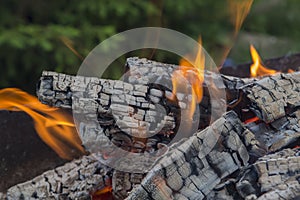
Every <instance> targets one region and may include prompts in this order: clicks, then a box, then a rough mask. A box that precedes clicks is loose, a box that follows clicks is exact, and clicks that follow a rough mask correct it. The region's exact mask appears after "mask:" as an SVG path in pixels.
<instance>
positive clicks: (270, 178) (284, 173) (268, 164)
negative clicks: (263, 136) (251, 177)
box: [238, 149, 300, 199]
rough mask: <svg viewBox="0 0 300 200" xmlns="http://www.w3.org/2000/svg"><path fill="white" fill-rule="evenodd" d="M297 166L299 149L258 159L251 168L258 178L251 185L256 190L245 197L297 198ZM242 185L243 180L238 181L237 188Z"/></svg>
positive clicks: (299, 161) (299, 189) (299, 185)
mask: <svg viewBox="0 0 300 200" xmlns="http://www.w3.org/2000/svg"><path fill="white" fill-rule="evenodd" d="M299 165H300V156H299V149H284V150H282V151H280V152H277V153H274V154H270V155H266V156H264V157H262V158H260V159H259V160H258V161H257V162H256V163H254V164H253V168H252V169H253V170H254V171H255V173H256V174H257V177H258V179H257V182H253V183H252V185H253V186H255V187H256V188H257V189H256V193H254V194H253V193H252V194H247V196H251V195H255V196H257V197H258V199H271V198H273V199H279V198H280V199H292V198H295V197H297V196H299V195H300V184H299V181H298V180H299V178H300V172H299ZM243 183H245V180H244V179H242V180H240V181H239V186H238V187H239V188H242V187H243ZM238 191H242V190H240V189H238ZM242 196H245V195H243V194H242ZM246 198H247V197H246Z"/></svg>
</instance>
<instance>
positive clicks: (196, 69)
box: [172, 38, 205, 119]
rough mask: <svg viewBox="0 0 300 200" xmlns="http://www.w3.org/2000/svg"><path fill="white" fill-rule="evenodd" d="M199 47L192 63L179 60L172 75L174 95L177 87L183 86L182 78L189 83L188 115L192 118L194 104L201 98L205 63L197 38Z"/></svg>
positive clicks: (194, 108)
mask: <svg viewBox="0 0 300 200" xmlns="http://www.w3.org/2000/svg"><path fill="white" fill-rule="evenodd" d="M198 42H199V49H198V52H197V55H196V59H195V61H194V63H190V62H188V61H187V60H185V59H181V60H180V67H179V69H178V70H176V71H175V72H174V73H173V75H172V84H173V91H172V92H173V94H174V95H176V93H177V91H178V88H180V87H185V86H183V85H182V84H183V82H182V80H183V79H185V80H187V81H188V82H189V84H190V85H191V90H192V91H191V93H192V96H191V97H192V98H191V100H190V105H189V107H190V111H189V117H190V119H192V118H193V115H194V112H195V110H196V105H197V103H199V102H200V101H201V100H202V96H203V88H202V84H203V82H204V65H205V55H204V53H203V52H202V46H201V44H202V41H201V38H200V39H199V41H198Z"/></svg>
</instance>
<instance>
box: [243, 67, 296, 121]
mask: <svg viewBox="0 0 300 200" xmlns="http://www.w3.org/2000/svg"><path fill="white" fill-rule="evenodd" d="M243 91H244V93H245V94H246V95H247V97H248V98H249V99H250V101H251V106H250V109H252V111H253V112H255V113H256V115H257V116H258V117H259V118H261V119H262V120H263V121H265V122H266V123H269V122H272V121H274V120H276V119H278V118H280V117H283V116H285V115H286V114H288V113H289V112H290V110H293V109H296V108H297V107H299V105H300V72H295V73H292V74H278V75H274V76H270V77H265V78H262V79H261V80H258V81H256V82H253V83H251V84H248V85H246V86H245V87H243Z"/></svg>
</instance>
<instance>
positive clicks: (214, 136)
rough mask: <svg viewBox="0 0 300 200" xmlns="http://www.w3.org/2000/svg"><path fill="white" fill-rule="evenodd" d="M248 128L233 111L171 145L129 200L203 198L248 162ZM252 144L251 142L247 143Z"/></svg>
mask: <svg viewBox="0 0 300 200" xmlns="http://www.w3.org/2000/svg"><path fill="white" fill-rule="evenodd" d="M245 131H246V129H245V127H244V126H243V125H242V123H241V122H240V121H239V120H238V118H237V115H236V114H235V113H233V112H229V113H227V114H225V115H224V116H223V117H222V118H220V119H219V120H217V121H215V122H214V123H213V124H212V125H211V126H210V127H208V128H207V129H205V130H203V131H202V132H198V133H195V135H194V136H192V137H190V138H189V139H187V140H185V141H182V142H180V143H178V144H175V145H174V146H171V147H170V150H169V152H168V154H167V155H166V156H164V157H163V158H161V159H159V160H158V161H157V163H156V164H155V165H154V167H153V169H152V170H151V171H150V172H149V173H148V174H147V176H146V177H145V179H144V180H143V182H142V183H141V185H140V186H138V187H136V188H135V189H133V191H132V192H131V193H130V195H129V197H128V198H127V199H197V200H198V199H204V198H206V196H207V195H208V194H209V193H210V192H211V191H212V190H213V189H214V188H215V187H216V185H217V184H219V183H220V182H221V181H222V180H223V179H226V178H227V177H228V176H229V175H231V174H232V173H234V172H235V171H237V170H239V169H241V168H243V167H244V166H247V165H248V161H249V154H248V151H247V147H246V146H245V145H244V143H243V141H242V140H244V139H245V138H244V137H243V136H244V135H245V134H244V133H245ZM248 145H249V144H248Z"/></svg>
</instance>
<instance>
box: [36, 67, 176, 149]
mask: <svg viewBox="0 0 300 200" xmlns="http://www.w3.org/2000/svg"><path fill="white" fill-rule="evenodd" d="M161 92H162V91H159V90H155V89H154V88H150V87H149V86H144V85H132V84H129V83H124V82H122V81H113V80H105V79H97V78H87V77H75V76H69V75H64V74H58V73H54V72H44V73H43V77H42V78H41V82H40V86H39V91H38V97H39V99H40V100H41V101H42V102H43V103H46V104H49V105H52V106H58V107H69V108H70V107H72V109H73V113H74V114H75V117H76V116H77V117H78V118H79V119H81V123H82V124H80V126H82V127H83V128H82V132H80V134H81V138H82V140H83V145H84V146H85V147H86V148H87V150H90V151H97V149H94V148H99V145H98V138H99V139H102V138H103V137H102V136H103V134H106V135H107V136H108V137H112V138H114V137H117V135H118V133H122V134H125V132H126V133H127V134H125V136H124V137H126V136H128V137H129V139H128V140H127V141H128V142H131V143H132V142H133V141H132V137H131V136H129V135H134V136H136V137H146V136H148V134H151V135H153V134H156V133H158V134H157V135H158V137H159V138H158V139H159V140H158V142H159V141H163V140H165V141H168V140H169V139H168V137H169V136H172V134H173V133H174V128H175V120H176V119H175V118H174V117H173V112H174V111H173V110H174V109H176V108H173V107H169V106H168V104H166V102H165V100H164V99H162V97H157V96H156V98H158V99H159V101H160V102H159V103H154V102H153V101H151V100H150V101H149V99H151V96H153V95H151V94H154V95H161ZM164 110H166V112H167V113H164V112H163V111H164ZM175 111H176V110H175ZM97 122H98V123H99V124H100V126H97V125H96V124H97ZM91 130H95V131H93V133H92V132H91ZM119 135H120V134H119ZM153 139H155V138H153ZM115 140H118V139H117V138H115ZM115 140H113V141H115ZM129 140H130V141H129ZM91 141H94V143H91ZM152 142H153V141H152ZM117 145H118V144H117ZM96 146H98V147H96ZM121 146H122V144H121ZM145 146H147V144H145ZM127 147H134V145H132V144H131V145H127V144H126V145H124V148H127ZM133 150H134V151H138V149H135V148H133Z"/></svg>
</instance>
